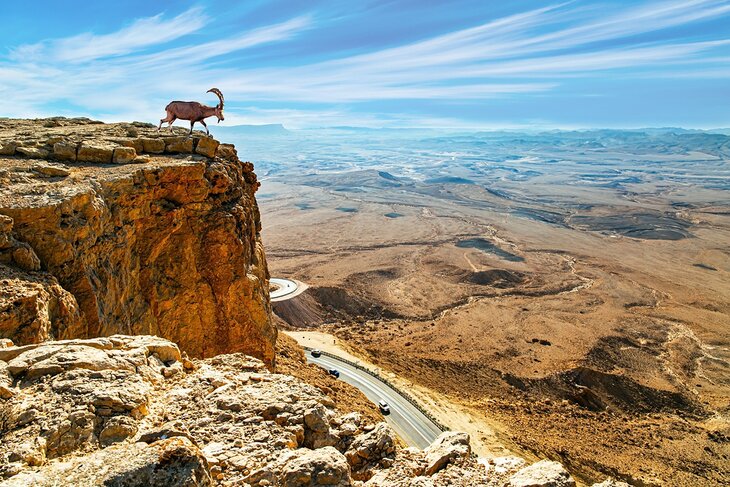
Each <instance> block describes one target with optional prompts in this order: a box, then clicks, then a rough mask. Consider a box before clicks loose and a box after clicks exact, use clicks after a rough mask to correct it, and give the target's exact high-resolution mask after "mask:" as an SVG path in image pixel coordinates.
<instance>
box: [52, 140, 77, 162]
mask: <svg viewBox="0 0 730 487" xmlns="http://www.w3.org/2000/svg"><path fill="white" fill-rule="evenodd" d="M76 149H77V147H76V144H74V143H70V142H56V143H55V144H53V156H54V157H55V158H56V159H58V160H61V161H75V160H76Z"/></svg>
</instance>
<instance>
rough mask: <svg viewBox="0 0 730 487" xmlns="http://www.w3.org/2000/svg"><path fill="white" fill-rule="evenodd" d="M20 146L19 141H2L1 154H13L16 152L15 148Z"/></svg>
mask: <svg viewBox="0 0 730 487" xmlns="http://www.w3.org/2000/svg"><path fill="white" fill-rule="evenodd" d="M17 147H18V143H17V142H15V141H12V140H4V141H0V156H12V155H14V154H15V149H16V148H17Z"/></svg>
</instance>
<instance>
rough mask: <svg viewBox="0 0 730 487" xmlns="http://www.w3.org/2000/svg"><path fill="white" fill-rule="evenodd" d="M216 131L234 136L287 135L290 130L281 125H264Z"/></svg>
mask: <svg viewBox="0 0 730 487" xmlns="http://www.w3.org/2000/svg"><path fill="white" fill-rule="evenodd" d="M216 131H222V132H223V133H226V134H233V135H239V134H241V135H245V134H251V135H287V134H291V132H290V131H289V130H287V129H286V127H284V125H283V124H280V123H268V124H263V125H229V126H219V127H216Z"/></svg>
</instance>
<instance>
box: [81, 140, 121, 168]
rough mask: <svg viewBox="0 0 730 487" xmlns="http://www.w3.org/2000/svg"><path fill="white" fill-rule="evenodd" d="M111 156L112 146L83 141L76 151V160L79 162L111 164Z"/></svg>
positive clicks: (112, 152)
mask: <svg viewBox="0 0 730 487" xmlns="http://www.w3.org/2000/svg"><path fill="white" fill-rule="evenodd" d="M113 154H114V146H113V145H110V144H104V143H100V142H89V141H84V142H83V143H82V144H81V146H80V147H79V149H78V153H77V156H76V159H77V160H78V161H79V162H99V163H104V164H109V163H111V162H112V155H113Z"/></svg>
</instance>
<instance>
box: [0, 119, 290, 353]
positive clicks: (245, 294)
mask: <svg viewBox="0 0 730 487" xmlns="http://www.w3.org/2000/svg"><path fill="white" fill-rule="evenodd" d="M182 132H185V131H184V130H182ZM258 186H259V183H258V182H257V179H256V175H255V174H254V172H253V166H252V164H251V163H248V162H241V161H240V160H239V159H238V156H237V154H236V151H235V149H234V148H233V146H231V145H227V144H219V143H218V141H216V140H214V139H212V138H209V137H205V136H199V135H194V136H193V137H186V136H185V135H182V134H181V133H180V131H176V130H173V131H169V130H163V131H161V132H159V133H158V132H157V130H156V129H155V128H153V127H152V126H150V125H149V124H101V123H96V122H91V121H89V120H85V119H60V118H57V119H46V120H34V121H33V120H31V121H29V120H8V119H0V282H1V283H2V287H1V289H2V292H0V338H2V337H6V338H11V339H13V340H15V341H16V342H17V343H19V344H27V343H37V342H41V341H44V340H47V339H67V338H91V337H96V336H108V335H112V334H115V333H127V334H152V335H158V336H162V337H165V338H168V339H170V340H173V341H174V342H175V343H178V344H179V345H180V346H181V348H182V349H183V350H185V351H186V352H187V353H189V354H190V355H192V356H196V357H210V356H213V355H217V354H220V353H229V352H239V351H240V352H245V353H247V354H249V355H253V356H255V357H257V358H260V359H262V360H263V361H264V362H265V363H267V365H269V366H271V365H272V364H273V360H274V343H275V339H276V329H275V327H274V326H273V325H272V322H271V317H270V304H269V298H268V278H269V276H268V270H267V266H266V258H265V254H264V250H263V246H262V244H261V239H260V234H259V232H260V230H261V223H260V217H259V211H258V206H257V204H256V200H255V197H254V193H255V191H256V189H257V188H258Z"/></svg>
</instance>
